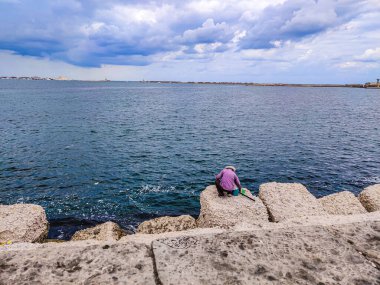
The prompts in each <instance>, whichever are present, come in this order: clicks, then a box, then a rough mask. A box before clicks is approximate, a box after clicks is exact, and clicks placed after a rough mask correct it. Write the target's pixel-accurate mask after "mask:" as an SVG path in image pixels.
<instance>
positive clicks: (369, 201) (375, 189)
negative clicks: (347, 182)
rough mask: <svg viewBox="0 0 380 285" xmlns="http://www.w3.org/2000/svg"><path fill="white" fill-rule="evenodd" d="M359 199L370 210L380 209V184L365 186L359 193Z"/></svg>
mask: <svg viewBox="0 0 380 285" xmlns="http://www.w3.org/2000/svg"><path fill="white" fill-rule="evenodd" d="M359 200H360V203H362V205H363V206H364V208H366V209H367V211H368V212H375V211H380V184H375V185H372V186H369V187H367V188H365V189H364V190H363V191H362V192H361V193H360V194H359Z"/></svg>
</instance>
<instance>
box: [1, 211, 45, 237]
mask: <svg viewBox="0 0 380 285" xmlns="http://www.w3.org/2000/svg"><path fill="white" fill-rule="evenodd" d="M48 231H49V223H48V221H47V219H46V214H45V210H44V209H43V208H42V207H41V206H39V205H34V204H15V205H9V206H8V205H0V242H6V241H11V242H42V241H43V240H44V239H45V238H47V234H48Z"/></svg>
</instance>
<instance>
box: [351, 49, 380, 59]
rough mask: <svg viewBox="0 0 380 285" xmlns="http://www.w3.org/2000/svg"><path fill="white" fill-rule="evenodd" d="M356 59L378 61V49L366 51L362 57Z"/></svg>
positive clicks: (379, 54)
mask: <svg viewBox="0 0 380 285" xmlns="http://www.w3.org/2000/svg"><path fill="white" fill-rule="evenodd" d="M357 59H358V60H360V61H367V62H376V61H380V47H378V48H373V49H367V50H366V51H365V52H364V53H363V54H362V55H360V56H358V57H357Z"/></svg>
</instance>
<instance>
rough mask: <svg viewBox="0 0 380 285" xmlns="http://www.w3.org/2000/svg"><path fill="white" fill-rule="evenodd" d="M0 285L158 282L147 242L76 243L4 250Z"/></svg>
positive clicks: (0, 261) (0, 260)
mask: <svg viewBox="0 0 380 285" xmlns="http://www.w3.org/2000/svg"><path fill="white" fill-rule="evenodd" d="M0 284H1V285H13V284H144V285H153V284H156V282H155V276H154V270H153V257H152V251H151V248H150V247H149V246H146V245H144V244H135V243H129V244H122V243H116V242H113V243H99V242H98V243H92V244H91V243H90V244H88V243H80V242H77V243H75V242H74V243H73V242H70V246H62V245H59V244H58V245H43V246H40V247H38V248H36V249H30V250H18V251H7V252H2V253H1V256H0Z"/></svg>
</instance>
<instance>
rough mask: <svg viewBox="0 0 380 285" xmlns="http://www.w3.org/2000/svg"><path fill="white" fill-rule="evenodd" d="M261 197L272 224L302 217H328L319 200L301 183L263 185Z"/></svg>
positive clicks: (260, 191) (260, 192)
mask: <svg viewBox="0 0 380 285" xmlns="http://www.w3.org/2000/svg"><path fill="white" fill-rule="evenodd" d="M259 197H260V198H261V200H262V201H263V202H264V204H265V206H266V207H267V208H268V212H269V217H270V220H271V221H272V222H282V221H284V220H287V219H290V218H297V217H302V216H320V215H327V212H326V211H325V210H324V209H323V207H322V205H321V204H320V203H319V202H318V200H317V199H316V198H315V197H314V196H313V195H312V194H311V193H310V192H309V191H307V189H306V187H305V186H303V185H302V184H299V183H276V182H271V183H265V184H261V185H260V190H259Z"/></svg>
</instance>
